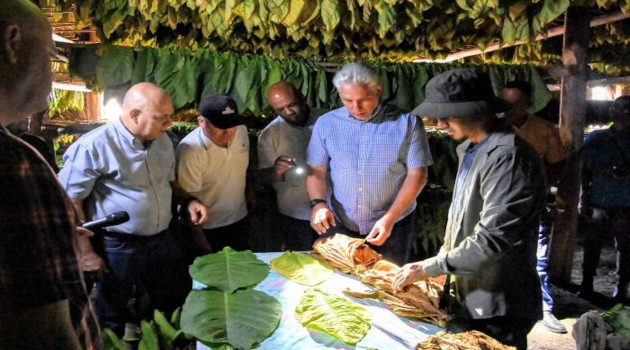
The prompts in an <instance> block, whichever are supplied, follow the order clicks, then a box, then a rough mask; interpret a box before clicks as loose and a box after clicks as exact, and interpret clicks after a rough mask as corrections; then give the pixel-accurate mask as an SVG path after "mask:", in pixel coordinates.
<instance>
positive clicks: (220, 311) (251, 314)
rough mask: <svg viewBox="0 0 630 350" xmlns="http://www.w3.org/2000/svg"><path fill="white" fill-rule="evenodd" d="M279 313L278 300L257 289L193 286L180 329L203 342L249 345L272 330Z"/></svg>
mask: <svg viewBox="0 0 630 350" xmlns="http://www.w3.org/2000/svg"><path fill="white" fill-rule="evenodd" d="M281 316H282V306H281V305H280V302H278V301H277V300H276V299H275V298H273V297H271V296H269V295H267V294H265V293H263V292H260V291H256V290H252V289H245V290H239V291H236V292H234V293H224V292H221V291H214V290H193V291H191V292H190V294H188V297H187V298H186V302H185V303H184V307H183V310H182V330H183V331H184V332H186V333H188V334H191V335H193V336H195V337H196V338H197V339H199V340H201V341H203V342H207V343H213V344H220V343H229V344H230V345H232V346H234V347H235V348H237V349H250V348H251V347H252V346H253V345H254V344H258V343H260V342H262V341H263V340H264V339H265V338H267V337H268V336H269V335H270V334H271V333H273V331H274V330H275V329H276V328H277V327H278V324H279V323H280V317H281Z"/></svg>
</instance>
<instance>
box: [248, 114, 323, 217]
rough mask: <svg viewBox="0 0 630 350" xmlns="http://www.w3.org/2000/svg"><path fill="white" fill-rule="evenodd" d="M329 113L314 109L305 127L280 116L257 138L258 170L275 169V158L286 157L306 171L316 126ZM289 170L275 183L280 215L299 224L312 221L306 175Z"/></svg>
mask: <svg viewBox="0 0 630 350" xmlns="http://www.w3.org/2000/svg"><path fill="white" fill-rule="evenodd" d="M325 112H326V111H324V110H320V109H311V116H310V117H309V120H308V122H307V124H306V125H305V126H303V127H302V126H296V125H291V124H289V123H287V122H286V121H284V119H282V117H280V116H278V117H276V119H274V120H273V121H271V123H269V125H267V127H266V128H265V129H263V131H262V132H261V133H260V136H258V169H265V168H270V167H273V164H274V162H275V161H276V158H278V157H279V156H282V155H285V156H289V157H291V158H295V159H296V160H297V162H298V163H300V164H301V165H302V166H304V167H306V166H307V165H306V146H308V141H309V140H310V139H311V133H312V131H313V125H314V124H315V122H316V121H317V118H318V117H319V116H320V115H322V114H324V113H325ZM295 169H296V168H292V169H289V170H288V171H287V172H286V173H285V175H284V179H281V180H279V181H274V183H273V188H274V189H275V190H276V200H277V203H278V211H279V212H280V213H281V214H283V215H286V216H289V217H292V218H294V219H298V220H307V221H308V220H310V219H311V207H310V206H309V197H308V193H306V175H307V174H306V172H304V173H302V174H298V173H297V172H296V171H295Z"/></svg>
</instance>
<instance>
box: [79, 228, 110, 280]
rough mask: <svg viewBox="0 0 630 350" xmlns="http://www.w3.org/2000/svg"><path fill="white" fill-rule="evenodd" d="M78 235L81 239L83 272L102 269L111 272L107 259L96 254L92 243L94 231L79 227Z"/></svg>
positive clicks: (81, 265)
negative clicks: (106, 263) (91, 238)
mask: <svg viewBox="0 0 630 350" xmlns="http://www.w3.org/2000/svg"><path fill="white" fill-rule="evenodd" d="M77 235H78V241H79V252H80V253H81V261H80V262H79V266H80V267H81V270H82V271H83V272H88V271H102V272H109V270H108V269H107V266H106V265H105V261H103V259H102V258H101V257H100V256H99V255H98V254H96V252H95V251H94V249H93V248H92V244H91V243H90V237H92V236H94V232H92V231H90V230H88V229H86V228H83V227H77Z"/></svg>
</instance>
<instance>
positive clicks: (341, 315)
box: [295, 288, 372, 345]
mask: <svg viewBox="0 0 630 350" xmlns="http://www.w3.org/2000/svg"><path fill="white" fill-rule="evenodd" d="M295 317H296V318H297V319H298V321H300V323H302V324H303V325H304V326H306V327H308V328H314V329H318V330H321V331H324V332H326V333H328V334H330V335H332V336H333V337H335V338H337V339H339V340H341V341H343V342H345V343H348V344H351V345H354V344H356V343H358V342H359V341H360V340H361V339H363V337H365V335H366V334H367V332H368V330H370V327H371V326H372V315H371V314H370V312H369V311H368V310H367V309H366V308H364V307H363V306H361V305H359V304H357V303H355V302H353V301H350V300H348V299H346V298H344V297H340V296H337V295H334V294H328V293H325V292H323V291H321V290H319V289H317V288H311V289H309V290H307V291H306V292H305V293H304V295H303V296H302V299H301V300H300V302H299V303H298V305H297V306H296V308H295Z"/></svg>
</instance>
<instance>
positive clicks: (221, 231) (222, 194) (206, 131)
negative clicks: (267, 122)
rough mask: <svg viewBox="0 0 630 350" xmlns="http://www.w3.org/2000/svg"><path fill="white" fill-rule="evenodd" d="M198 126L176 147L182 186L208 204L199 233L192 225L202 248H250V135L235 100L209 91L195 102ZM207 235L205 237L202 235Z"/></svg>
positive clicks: (204, 249) (207, 250) (209, 249)
mask: <svg viewBox="0 0 630 350" xmlns="http://www.w3.org/2000/svg"><path fill="white" fill-rule="evenodd" d="M199 114H200V115H199V116H198V117H197V122H198V123H199V127H198V128H197V129H195V130H193V131H192V132H191V133H190V134H188V135H187V136H186V137H184V139H183V140H182V141H181V142H180V144H179V146H177V160H178V166H177V169H178V174H177V176H178V179H179V182H180V184H181V185H182V187H183V188H184V189H186V190H187V191H189V192H190V193H191V194H192V195H193V196H195V197H197V198H199V199H200V200H201V201H202V202H203V203H204V204H205V205H207V206H208V207H209V213H210V219H208V221H207V222H206V223H205V224H204V225H203V235H201V232H199V231H198V229H196V228H194V227H193V230H197V232H194V237H195V239H197V240H198V242H197V243H198V245H199V248H201V249H202V252H201V253H207V252H210V251H211V250H213V251H218V250H221V249H223V247H226V246H230V247H231V248H233V249H236V250H245V249H249V243H248V239H249V237H248V236H249V235H248V232H249V222H248V220H247V205H246V201H245V178H246V176H245V174H246V171H247V166H248V165H249V137H248V135H247V128H246V127H245V125H243V118H242V117H241V116H240V115H239V114H238V108H237V106H236V102H234V100H233V99H232V98H230V97H229V96H226V95H212V96H207V97H204V98H202V99H201V102H200V103H199ZM204 236H205V237H204Z"/></svg>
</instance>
